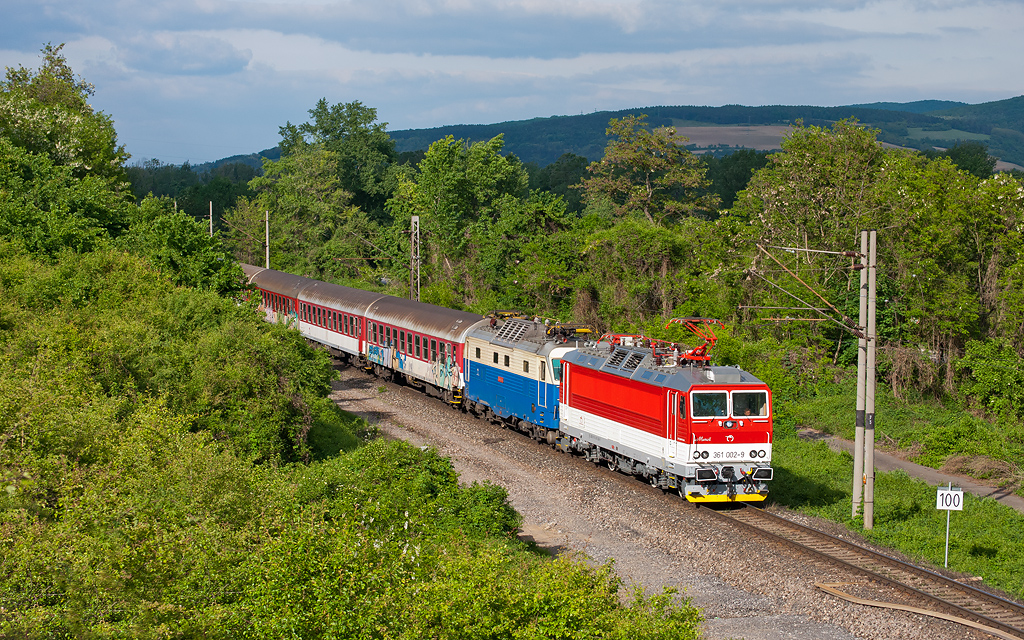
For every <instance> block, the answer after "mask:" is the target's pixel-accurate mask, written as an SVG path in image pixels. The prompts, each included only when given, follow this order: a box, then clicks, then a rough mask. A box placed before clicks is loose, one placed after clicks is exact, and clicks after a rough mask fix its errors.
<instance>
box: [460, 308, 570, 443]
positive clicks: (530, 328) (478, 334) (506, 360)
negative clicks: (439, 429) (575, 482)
mask: <svg viewBox="0 0 1024 640" xmlns="http://www.w3.org/2000/svg"><path fill="white" fill-rule="evenodd" d="M575 346H576V345H575V344H569V341H568V339H567V338H566V337H565V336H564V334H558V333H555V330H554V329H553V328H552V327H549V326H548V325H546V324H544V323H541V322H537V321H533V320H523V319H519V318H515V319H509V320H504V321H497V320H495V321H494V322H493V323H492V324H491V325H490V326H487V325H483V324H480V325H477V326H476V327H474V328H473V330H472V331H470V332H469V333H468V334H467V335H466V347H465V351H464V364H465V366H464V371H466V391H465V400H466V407H467V408H468V409H469V410H470V411H472V412H473V413H475V414H477V415H479V416H487V417H489V418H491V419H495V420H500V421H502V422H505V423H507V424H510V425H511V426H513V427H515V428H517V429H519V430H521V431H525V432H527V433H530V434H532V435H533V436H534V437H535V438H537V439H547V440H549V441H551V442H554V441H555V439H556V438H557V433H558V429H559V404H558V400H559V373H560V372H561V366H560V361H559V358H560V357H561V355H562V354H564V353H566V352H568V351H570V350H571V349H574V348H575Z"/></svg>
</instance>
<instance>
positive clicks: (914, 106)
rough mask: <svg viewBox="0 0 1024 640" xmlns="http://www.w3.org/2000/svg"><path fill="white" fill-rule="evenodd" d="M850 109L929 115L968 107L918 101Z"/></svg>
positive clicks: (876, 104)
mask: <svg viewBox="0 0 1024 640" xmlns="http://www.w3.org/2000/svg"><path fill="white" fill-rule="evenodd" d="M847 106H850V107H858V108H861V109H885V110H887V111H906V112H908V113H930V112H932V111H939V110H941V109H952V108H953V107H969V106H971V105H969V104H967V103H966V102H954V101H953V100H918V101H917V102H872V103H870V104H851V105H847Z"/></svg>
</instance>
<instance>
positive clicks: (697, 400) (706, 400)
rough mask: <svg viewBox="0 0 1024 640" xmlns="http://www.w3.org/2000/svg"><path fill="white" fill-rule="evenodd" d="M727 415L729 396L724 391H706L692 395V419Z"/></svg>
mask: <svg viewBox="0 0 1024 640" xmlns="http://www.w3.org/2000/svg"><path fill="white" fill-rule="evenodd" d="M728 413H729V394H728V393H726V392H725V391H707V392H703V393H694V394H693V417H694V418H718V417H722V416H725V415H727V414H728Z"/></svg>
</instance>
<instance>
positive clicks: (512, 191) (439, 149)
mask: <svg viewBox="0 0 1024 640" xmlns="http://www.w3.org/2000/svg"><path fill="white" fill-rule="evenodd" d="M503 146H504V141H503V138H502V136H497V137H495V138H492V139H491V140H489V141H487V142H476V143H473V144H472V145H470V144H468V143H466V142H465V141H463V140H455V139H454V138H453V137H451V136H448V137H446V138H445V139H443V140H438V141H437V142H435V143H433V144H432V145H430V148H429V149H428V150H427V153H426V156H425V157H424V158H423V161H422V162H420V163H419V166H418V167H417V172H416V173H415V175H413V176H411V177H408V178H405V179H403V180H402V182H401V183H400V184H399V187H398V190H397V191H396V192H395V195H394V197H392V198H391V200H389V201H388V210H389V211H390V213H391V215H392V217H393V218H394V220H395V225H394V228H395V229H396V232H397V233H401V232H402V231H404V230H405V229H408V228H409V220H410V218H411V217H412V216H413V215H418V216H420V224H421V229H422V231H423V238H424V239H423V254H424V261H425V262H426V264H427V265H428V269H429V271H428V278H431V279H433V280H438V281H440V280H446V281H449V282H453V281H459V280H463V282H462V284H471V283H469V282H465V281H464V278H465V277H466V276H467V271H466V269H465V266H466V265H463V264H462V261H463V258H465V256H466V255H467V251H468V250H469V247H470V245H471V239H472V237H473V234H472V230H471V228H472V227H473V226H474V225H476V224H478V223H479V224H484V225H487V224H493V223H495V222H496V221H497V220H498V219H499V218H500V217H501V215H502V212H503V211H505V210H509V208H510V202H512V201H514V200H518V199H521V198H523V197H525V196H526V189H527V184H528V177H527V174H526V171H525V169H524V168H523V166H522V163H520V162H519V160H518V159H517V158H516V157H515V156H503V155H501V150H502V147H503ZM509 198H511V199H512V200H509ZM512 208H514V207H512ZM402 244H404V246H405V247H408V240H405V241H404V242H403V243H402ZM396 254H397V255H408V250H407V249H405V250H403V251H398V252H396Z"/></svg>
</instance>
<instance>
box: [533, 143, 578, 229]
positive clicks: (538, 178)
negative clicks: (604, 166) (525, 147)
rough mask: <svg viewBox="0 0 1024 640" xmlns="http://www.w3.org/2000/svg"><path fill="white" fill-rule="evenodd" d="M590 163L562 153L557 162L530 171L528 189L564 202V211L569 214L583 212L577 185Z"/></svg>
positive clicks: (573, 155) (574, 155) (570, 154)
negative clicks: (558, 197) (551, 195)
mask: <svg viewBox="0 0 1024 640" xmlns="http://www.w3.org/2000/svg"><path fill="white" fill-rule="evenodd" d="M589 164H590V162H589V161H588V160H587V159H586V158H584V157H583V156H579V155H576V154H575V153H564V154H562V155H561V156H560V157H559V158H558V159H557V160H555V161H554V162H552V163H551V164H549V165H547V166H546V167H543V168H538V169H536V170H535V171H530V189H531V190H537V191H546V192H548V193H552V194H554V195H556V196H561V197H562V199H563V200H565V209H566V211H568V212H570V213H577V214H578V213H581V212H582V211H583V196H582V194H581V193H580V190H579V189H575V188H573V187H574V186H575V185H578V184H579V183H580V182H581V181H582V180H583V179H584V178H585V177H586V175H587V166H589Z"/></svg>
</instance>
